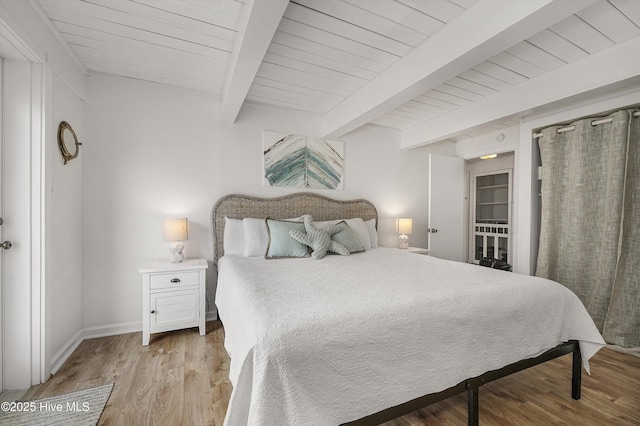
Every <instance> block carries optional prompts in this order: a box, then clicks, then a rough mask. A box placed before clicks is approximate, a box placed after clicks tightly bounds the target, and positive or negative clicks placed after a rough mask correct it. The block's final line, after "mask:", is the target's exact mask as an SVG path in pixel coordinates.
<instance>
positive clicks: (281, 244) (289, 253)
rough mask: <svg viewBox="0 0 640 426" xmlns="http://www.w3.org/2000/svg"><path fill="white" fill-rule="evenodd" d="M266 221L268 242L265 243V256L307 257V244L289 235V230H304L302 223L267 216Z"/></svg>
mask: <svg viewBox="0 0 640 426" xmlns="http://www.w3.org/2000/svg"><path fill="white" fill-rule="evenodd" d="M266 222H267V230H268V232H269V244H268V245H267V252H266V253H265V256H264V257H265V258H267V259H278V258H288V257H309V249H308V248H307V246H306V245H304V244H302V243H300V242H298V241H296V240H294V239H292V238H291V237H290V236H289V232H290V231H292V230H297V231H304V224H303V223H301V222H291V221H287V220H275V219H269V218H267V219H266Z"/></svg>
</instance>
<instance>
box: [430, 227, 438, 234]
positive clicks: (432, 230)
mask: <svg viewBox="0 0 640 426" xmlns="http://www.w3.org/2000/svg"><path fill="white" fill-rule="evenodd" d="M427 232H431V233H432V234H436V233H437V232H438V230H437V229H436V228H427Z"/></svg>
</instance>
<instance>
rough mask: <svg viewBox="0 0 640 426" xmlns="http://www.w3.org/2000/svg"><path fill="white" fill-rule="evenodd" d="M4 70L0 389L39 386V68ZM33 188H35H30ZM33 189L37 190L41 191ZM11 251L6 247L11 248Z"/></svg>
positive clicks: (9, 65)
mask: <svg viewBox="0 0 640 426" xmlns="http://www.w3.org/2000/svg"><path fill="white" fill-rule="evenodd" d="M2 62H3V66H2V75H1V77H2V80H0V81H2V92H1V95H2V98H1V99H2V104H3V109H2V111H1V112H2V133H1V140H2V158H1V160H2V166H1V167H2V181H0V186H1V191H2V206H1V207H2V209H1V210H0V212H1V213H2V218H3V221H4V223H3V225H2V226H1V227H0V229H1V234H0V237H1V238H2V239H0V243H3V242H4V241H7V240H8V241H11V242H12V245H13V247H11V249H2V248H0V257H2V260H1V262H2V265H1V266H2V282H0V284H1V285H2V348H1V349H2V362H3V364H2V368H3V371H2V388H3V390H18V389H26V388H29V387H30V386H32V385H33V384H36V383H40V381H41V371H40V370H41V365H40V360H41V352H40V349H41V348H42V346H41V334H40V325H41V318H42V317H41V316H40V315H41V299H40V297H41V293H40V291H41V285H40V283H41V281H40V273H41V271H42V269H41V268H40V265H41V263H40V257H39V255H40V251H41V250H40V248H41V247H42V246H41V245H40V242H41V238H40V236H41V229H40V218H41V216H40V214H41V212H42V210H41V208H40V195H41V192H39V188H40V181H39V180H36V179H37V178H39V177H40V176H41V175H40V174H39V173H40V170H41V169H40V167H39V164H38V162H37V161H36V159H39V158H40V153H41V152H38V151H39V149H41V146H42V145H41V144H40V143H35V141H39V139H38V138H39V135H40V134H41V132H40V127H39V122H40V121H39V118H38V117H39V116H40V114H39V111H40V110H39V109H38V107H39V105H40V104H39V103H37V102H38V100H39V98H38V97H37V95H38V93H39V92H38V88H40V89H41V86H38V85H37V83H38V82H40V81H42V74H41V72H40V70H41V68H42V67H40V66H39V65H34V64H31V63H29V62H26V61H15V60H9V59H4V60H3V61H2ZM34 82H35V83H34ZM32 183H33V184H32ZM34 188H36V189H38V190H37V191H36V190H34ZM7 246H8V244H7Z"/></svg>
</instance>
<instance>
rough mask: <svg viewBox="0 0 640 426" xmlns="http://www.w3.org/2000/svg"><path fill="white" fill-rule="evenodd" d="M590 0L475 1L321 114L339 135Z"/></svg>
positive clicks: (329, 133) (330, 134)
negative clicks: (381, 71)
mask: <svg viewBox="0 0 640 426" xmlns="http://www.w3.org/2000/svg"><path fill="white" fill-rule="evenodd" d="M595 1H596V0H527V1H503V0H480V1H478V2H476V3H475V4H473V5H472V6H471V7H470V8H469V9H467V10H466V11H465V12H464V13H462V14H461V15H460V16H458V17H456V18H455V19H454V20H453V21H451V22H449V23H448V24H447V25H445V26H444V27H443V28H442V29H441V30H440V31H438V32H437V33H435V34H434V35H432V36H431V37H429V38H428V39H427V40H426V41H425V42H424V43H422V44H421V45H420V46H418V47H417V48H415V49H414V50H413V51H411V53H409V54H408V55H406V56H405V57H404V58H402V59H400V60H399V61H398V62H396V63H395V64H394V65H392V66H391V67H390V68H389V69H388V70H387V71H385V72H383V73H382V74H380V75H379V76H378V77H376V78H375V79H373V80H372V81H371V82H369V83H368V84H367V85H366V86H364V87H363V88H362V89H360V90H359V91H358V92H356V93H355V94H353V95H352V96H350V97H349V98H347V99H346V100H344V101H343V102H342V103H340V104H339V105H337V106H336V107H335V108H333V109H332V110H331V111H329V112H328V113H327V114H326V115H325V117H324V132H323V133H324V136H325V137H327V138H337V137H340V136H342V135H344V134H346V133H348V132H350V131H352V130H354V129H356V128H358V127H360V126H362V125H363V124H365V123H368V122H370V121H372V120H374V119H376V118H378V117H379V116H381V115H383V114H385V113H387V112H389V111H391V110H393V109H395V108H397V107H398V106H400V105H402V104H404V103H406V102H408V101H409V100H411V99H413V98H415V97H416V96H419V95H421V94H423V93H424V92H426V91H428V90H430V89H433V88H434V87H436V86H438V85H440V84H442V83H444V82H445V81H448V80H449V79H450V78H451V76H455V75H458V74H460V73H462V72H464V71H467V70H468V69H469V68H471V67H473V66H475V65H477V64H479V63H481V62H483V61H485V60H487V59H489V58H491V57H493V56H495V55H497V54H498V53H500V52H502V51H504V50H506V49H508V48H509V47H511V46H513V45H515V44H517V43H519V42H521V41H522V40H524V39H526V38H528V37H530V36H532V35H534V34H537V33H538V32H540V31H542V30H543V29H545V28H548V27H549V26H551V25H553V24H555V23H556V22H559V21H561V20H563V19H565V18H566V17H568V16H570V15H572V14H574V13H576V12H577V11H579V10H582V9H584V8H585V7H588V6H589V5H591V4H593V3H595Z"/></svg>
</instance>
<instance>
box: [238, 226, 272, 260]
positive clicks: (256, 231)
mask: <svg viewBox="0 0 640 426" xmlns="http://www.w3.org/2000/svg"><path fill="white" fill-rule="evenodd" d="M242 228H243V231H244V255H245V256H247V257H252V256H264V254H265V253H266V252H267V246H268V245H269V232H268V231H267V223H266V222H265V220H264V219H256V218H252V217H251V218H250V217H247V218H244V219H242Z"/></svg>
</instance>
